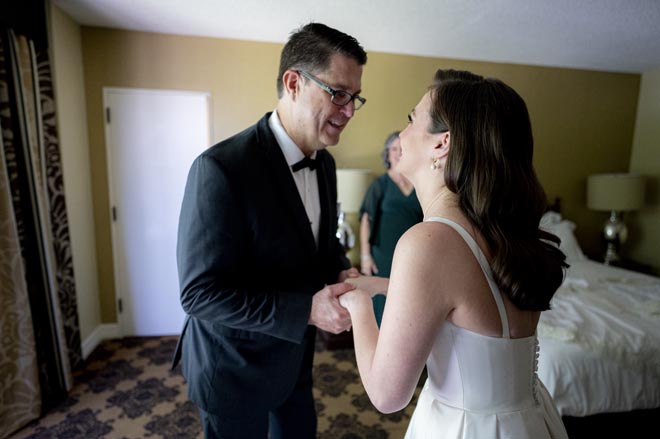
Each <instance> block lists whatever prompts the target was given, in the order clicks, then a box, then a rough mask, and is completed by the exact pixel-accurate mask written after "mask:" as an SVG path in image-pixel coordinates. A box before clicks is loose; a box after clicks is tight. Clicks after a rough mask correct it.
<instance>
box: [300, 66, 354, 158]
mask: <svg viewBox="0 0 660 439" xmlns="http://www.w3.org/2000/svg"><path fill="white" fill-rule="evenodd" d="M308 73H310V74H312V75H314V76H315V77H316V78H317V79H318V80H319V81H321V82H323V83H325V84H326V85H328V86H329V87H331V88H333V89H335V90H344V91H347V92H348V93H350V94H353V95H355V94H359V93H360V91H361V85H362V66H361V65H359V64H358V63H357V61H355V60H354V59H352V58H347V57H345V56H343V55H339V54H335V55H333V57H332V59H331V60H330V66H329V67H328V69H327V70H325V71H323V72H308ZM300 79H301V81H302V82H301V83H300V89H299V90H300V92H299V95H298V96H297V99H296V102H295V115H296V116H295V122H294V123H295V128H294V130H295V131H296V133H297V136H296V137H297V139H296V140H297V143H299V144H298V146H299V147H300V148H301V149H302V150H303V152H304V153H305V154H310V153H311V152H312V151H316V150H321V149H323V148H325V147H326V146H328V145H336V144H337V143H338V142H339V137H340V135H341V133H342V131H343V130H344V128H345V127H346V125H347V124H348V122H349V121H350V120H351V118H352V117H353V115H354V113H355V104H354V102H353V101H351V102H349V103H348V104H346V105H344V106H338V105H335V104H333V103H332V101H331V98H332V96H331V95H330V94H329V93H328V92H327V91H325V90H323V89H322V88H321V87H319V86H318V85H317V84H316V83H314V82H313V81H312V80H310V79H308V78H304V77H302V75H301V78H300Z"/></svg>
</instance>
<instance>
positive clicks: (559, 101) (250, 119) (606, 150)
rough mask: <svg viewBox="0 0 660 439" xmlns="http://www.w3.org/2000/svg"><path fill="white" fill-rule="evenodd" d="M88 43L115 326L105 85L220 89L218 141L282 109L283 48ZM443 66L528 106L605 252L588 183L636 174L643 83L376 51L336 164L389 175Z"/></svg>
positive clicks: (558, 184)
mask: <svg viewBox="0 0 660 439" xmlns="http://www.w3.org/2000/svg"><path fill="white" fill-rule="evenodd" d="M357 37H358V39H359V35H357ZM82 40H83V53H84V69H85V89H86V96H87V112H88V118H89V139H90V160H91V169H92V188H93V194H94V218H95V222H96V242H97V259H98V265H99V284H100V289H101V309H102V319H103V322H106V323H107V322H113V321H115V320H116V315H115V305H114V301H115V300H114V282H113V276H112V272H113V266H112V248H111V239H110V223H109V217H110V215H109V208H108V184H107V166H106V154H105V144H104V126H103V109H102V87H141V88H165V89H185V90H203V91H210V92H211V93H212V99H213V108H212V111H213V114H212V117H213V130H214V132H213V137H212V138H213V139H214V140H215V141H217V140H221V139H224V138H226V137H228V136H230V135H231V134H234V133H236V132H238V131H240V130H242V129H244V128H245V127H247V126H248V125H250V124H252V123H254V122H255V121H256V120H257V119H258V118H259V117H261V116H262V115H263V114H264V113H265V112H267V111H270V110H272V109H273V108H274V107H275V105H276V99H277V94H276V91H275V80H276V75H277V68H278V64H279V53H280V50H281V47H282V45H281V44H273V43H257V42H247V41H237V40H227V39H213V38H200V37H184V36H172V35H162V34H153V33H141V32H132V31H120V30H110V29H101V28H90V27H83V28H82ZM438 68H455V69H467V70H471V71H474V72H475V73H479V74H482V75H487V76H494V77H498V78H500V79H502V80H504V81H505V82H506V83H508V84H509V85H511V86H512V87H514V88H515V89H516V90H517V91H518V92H519V93H520V94H521V95H522V96H523V98H524V99H525V100H526V102H527V105H528V107H529V111H530V114H531V118H532V124H533V128H534V135H535V139H536V151H535V152H536V154H535V165H536V167H537V171H538V174H539V178H540V179H541V182H542V183H543V185H544V186H545V188H546V191H547V193H548V196H549V197H551V198H552V197H556V196H559V197H561V198H562V205H563V211H564V214H565V216H566V217H568V218H570V219H571V220H573V221H575V222H576V223H577V225H578V230H577V233H576V234H577V236H578V239H579V240H580V242H581V243H582V245H583V247H584V250H585V251H586V252H587V253H596V254H598V253H599V251H600V248H599V241H598V233H599V231H600V227H601V222H602V218H601V216H600V215H598V214H597V213H596V212H591V211H588V210H587V209H586V207H585V206H584V199H585V195H584V192H585V182H586V177H587V176H588V175H589V174H591V173H595V172H606V171H607V172H610V171H627V170H628V167H629V163H630V154H631V145H632V139H633V129H634V124H635V112H636V108H637V96H638V92H639V84H640V76H639V75H634V74H616V73H603V72H593V71H584V70H571V69H559V68H545V67H535V66H526V65H513V64H502V63H488V62H474V61H459V60H451V59H441V58H428V57H417V56H408V55H394V54H385V53H376V52H371V53H369V62H368V64H367V66H366V68H365V73H364V76H363V82H362V89H363V93H362V94H363V95H364V96H365V97H366V98H367V99H368V103H367V104H366V105H365V107H364V108H363V109H361V110H360V111H359V112H358V113H357V115H356V116H355V118H354V120H353V121H352V122H351V124H349V126H348V127H347V129H346V130H345V132H344V134H343V137H342V140H341V143H340V144H339V145H337V146H334V147H331V148H330V151H331V152H332V153H333V154H334V156H335V158H336V159H337V164H338V166H339V167H360V168H370V169H372V170H373V171H374V172H376V173H380V172H382V165H381V162H380V158H379V152H380V149H381V145H382V142H383V141H384V140H385V137H386V135H387V134H389V133H390V132H391V131H393V130H395V129H402V128H403V127H404V126H405V122H406V114H407V112H408V111H409V110H410V109H411V108H412V107H413V106H414V105H415V104H416V103H417V101H418V100H419V98H420V97H421V95H422V94H423V93H424V92H425V90H426V87H427V85H428V84H429V83H430V80H431V79H432V76H433V73H434V72H435V70H436V69H438Z"/></svg>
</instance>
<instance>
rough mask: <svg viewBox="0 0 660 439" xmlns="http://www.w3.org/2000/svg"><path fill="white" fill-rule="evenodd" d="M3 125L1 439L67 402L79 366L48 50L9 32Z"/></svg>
mask: <svg viewBox="0 0 660 439" xmlns="http://www.w3.org/2000/svg"><path fill="white" fill-rule="evenodd" d="M42 7H43V5H42ZM0 126H1V128H2V136H1V137H0V147H1V149H0V246H1V247H0V310H1V311H0V331H1V336H0V438H2V437H6V436H7V435H9V434H10V433H12V432H13V431H15V430H16V429H18V428H20V427H21V426H22V425H24V424H26V423H27V422H29V421H31V420H32V419H35V418H36V417H38V416H39V415H40V414H42V413H44V412H46V411H47V410H48V409H50V408H51V407H53V406H54V405H55V404H57V403H58V402H60V401H61V400H62V399H64V398H65V397H66V394H67V391H68V390H69V389H70V388H71V386H72V373H71V371H72V369H74V368H76V367H78V366H80V365H81V363H82V352H81V345H80V331H79V326H78V315H77V304H76V294H75V282H74V276H73V263H72V259H71V246H70V240H69V229H68V220H67V215H66V205H65V202H64V188H63V178H62V167H61V160H60V152H59V146H58V139H57V131H56V126H55V106H54V100H53V89H52V81H51V72H50V63H49V59H48V51H47V47H45V45H39V44H37V45H35V43H34V41H32V40H31V39H29V37H26V36H23V35H17V34H15V33H14V31H12V30H11V29H9V28H5V27H3V28H2V30H1V32H0Z"/></svg>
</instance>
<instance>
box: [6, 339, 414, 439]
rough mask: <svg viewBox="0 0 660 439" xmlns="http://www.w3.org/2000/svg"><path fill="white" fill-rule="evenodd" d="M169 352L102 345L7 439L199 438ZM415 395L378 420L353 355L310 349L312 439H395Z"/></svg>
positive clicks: (170, 343)
mask: <svg viewBox="0 0 660 439" xmlns="http://www.w3.org/2000/svg"><path fill="white" fill-rule="evenodd" d="M175 344H176V337H149V338H142V337H141V338H137V337H133V338H123V339H116V340H107V341H105V342H103V343H102V344H101V345H100V346H99V347H98V348H96V350H94V352H93V353H92V354H91V355H90V356H89V358H88V359H87V361H86V365H85V369H84V370H81V371H79V372H78V373H76V376H75V378H76V384H75V386H74V388H73V389H72V390H71V392H70V394H69V397H68V399H67V400H66V401H64V402H63V403H62V404H60V406H58V407H57V408H55V409H54V410H52V411H51V412H50V413H48V414H47V415H46V416H45V417H43V418H42V419H40V420H39V421H36V422H34V423H33V424H31V425H28V426H27V427H26V428H24V429H23V430H21V431H20V432H18V433H17V434H15V435H14V436H12V439H24V438H34V439H37V438H38V439H64V438H66V439H76V438H85V439H94V438H112V439H140V438H155V439H160V438H163V439H189V438H202V437H203V435H202V433H201V427H200V424H199V416H198V412H197V408H196V407H195V406H194V405H193V404H192V403H190V402H189V401H188V400H187V398H186V388H185V386H186V384H185V381H184V379H183V376H182V375H181V373H180V371H178V370H177V371H170V370H169V364H170V359H171V358H172V352H173V350H174V346H175ZM419 390H420V388H418V389H417V392H416V394H415V398H413V403H412V404H410V405H409V406H408V407H407V408H406V409H405V410H403V411H401V412H398V413H393V414H390V415H384V414H382V413H379V412H378V411H376V410H375V409H374V408H373V406H372V405H371V403H370V402H369V398H368V397H367V395H366V393H365V392H364V389H363V387H362V384H361V383H360V378H359V376H358V372H357V366H356V364H355V354H354V352H353V350H332V351H328V350H325V349H324V347H323V344H322V342H321V341H319V342H317V353H316V357H315V360H314V396H315V399H316V408H317V412H318V416H319V424H318V439H360V438H364V439H389V438H392V439H394V438H401V437H403V435H404V434H405V431H406V427H407V425H408V422H409V421H410V416H411V414H412V411H413V409H414V402H415V400H416V398H417V395H418V394H419Z"/></svg>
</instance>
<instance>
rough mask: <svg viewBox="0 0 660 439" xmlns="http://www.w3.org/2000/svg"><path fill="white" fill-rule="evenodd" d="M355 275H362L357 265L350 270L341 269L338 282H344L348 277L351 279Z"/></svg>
mask: <svg viewBox="0 0 660 439" xmlns="http://www.w3.org/2000/svg"><path fill="white" fill-rule="evenodd" d="M353 277H360V272H359V271H358V269H357V268H355V267H351V268H349V269H348V270H343V271H340V272H339V277H337V283H341V282H344V281H345V280H346V279H350V278H353Z"/></svg>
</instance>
